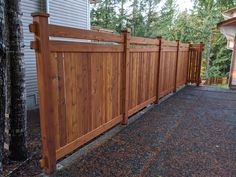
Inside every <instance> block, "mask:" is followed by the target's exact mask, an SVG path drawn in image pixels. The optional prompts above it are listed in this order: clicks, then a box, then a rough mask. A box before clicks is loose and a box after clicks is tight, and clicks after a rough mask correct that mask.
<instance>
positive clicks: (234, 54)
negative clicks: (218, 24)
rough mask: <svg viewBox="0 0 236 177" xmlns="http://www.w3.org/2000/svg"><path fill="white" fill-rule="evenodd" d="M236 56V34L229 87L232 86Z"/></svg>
mask: <svg viewBox="0 0 236 177" xmlns="http://www.w3.org/2000/svg"><path fill="white" fill-rule="evenodd" d="M235 57H236V34H235V37H234V49H233V54H232V60H231V66H230V75H229V88H232V80H233V71H234V65H235Z"/></svg>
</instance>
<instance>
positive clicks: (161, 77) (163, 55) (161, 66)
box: [159, 52, 165, 96]
mask: <svg viewBox="0 0 236 177" xmlns="http://www.w3.org/2000/svg"><path fill="white" fill-rule="evenodd" d="M164 57H165V53H164V52H161V58H160V72H159V73H160V76H159V92H160V96H162V93H163V75H164V73H163V71H164V66H163V63H164Z"/></svg>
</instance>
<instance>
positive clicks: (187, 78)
mask: <svg viewBox="0 0 236 177" xmlns="http://www.w3.org/2000/svg"><path fill="white" fill-rule="evenodd" d="M188 44H189V46H188V61H187V76H186V82H185V84H186V85H187V84H188V82H189V70H190V67H189V65H190V59H191V51H190V44H191V43H190V42H189V43H188Z"/></svg>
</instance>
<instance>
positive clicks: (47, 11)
mask: <svg viewBox="0 0 236 177" xmlns="http://www.w3.org/2000/svg"><path fill="white" fill-rule="evenodd" d="M49 1H50V0H46V2H45V3H46V4H45V6H46V13H47V14H50V12H49ZM48 23H50V18H48Z"/></svg>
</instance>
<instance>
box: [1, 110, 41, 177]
mask: <svg viewBox="0 0 236 177" xmlns="http://www.w3.org/2000/svg"><path fill="white" fill-rule="evenodd" d="M27 120H28V122H27V127H28V154H29V155H28V157H29V159H27V160H26V161H24V162H22V161H20V162H19V161H12V160H9V159H8V152H5V156H4V161H3V169H4V171H3V176H9V177H30V176H35V175H38V174H39V173H41V168H40V165H39V160H40V159H41V137H40V123H39V112H38V110H34V111H29V112H28V113H27Z"/></svg>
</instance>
